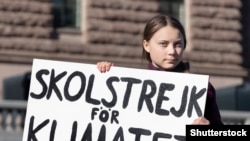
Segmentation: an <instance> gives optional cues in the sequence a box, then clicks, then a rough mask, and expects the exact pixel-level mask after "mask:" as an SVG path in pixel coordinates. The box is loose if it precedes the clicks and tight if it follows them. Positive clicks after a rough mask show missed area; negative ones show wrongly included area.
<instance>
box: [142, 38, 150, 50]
mask: <svg viewBox="0 0 250 141" xmlns="http://www.w3.org/2000/svg"><path fill="white" fill-rule="evenodd" d="M143 48H144V49H145V51H146V52H149V43H148V41H146V40H143Z"/></svg>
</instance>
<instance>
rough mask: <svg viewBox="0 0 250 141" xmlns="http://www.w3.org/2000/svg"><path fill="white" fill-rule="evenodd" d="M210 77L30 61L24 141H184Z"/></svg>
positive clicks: (198, 113) (202, 104)
mask: <svg viewBox="0 0 250 141" xmlns="http://www.w3.org/2000/svg"><path fill="white" fill-rule="evenodd" d="M208 81H209V76H207V75H198V74H186V73H173V72H163V71H152V70H142V69H132V68H122V67H115V66H113V67H112V68H111V70H110V71H109V72H106V73H100V72H99V70H98V69H97V67H96V65H92V64H83V63H73V62H62V61H52V60H42V59H34V61H33V67H32V75H31V85H30V92H29V99H28V105H27V113H26V119H25V128H24V132H23V141H31V140H34V141H35V140H37V141H48V140H49V141H165V140H185V125H186V124H191V123H192V121H193V120H194V119H195V118H197V117H198V116H201V115H203V114H204V109H205V101H206V94H207V86H208Z"/></svg>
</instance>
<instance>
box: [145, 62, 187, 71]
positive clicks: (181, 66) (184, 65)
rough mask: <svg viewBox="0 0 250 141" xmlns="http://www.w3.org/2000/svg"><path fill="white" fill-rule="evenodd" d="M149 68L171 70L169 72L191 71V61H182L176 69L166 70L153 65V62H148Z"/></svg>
mask: <svg viewBox="0 0 250 141" xmlns="http://www.w3.org/2000/svg"><path fill="white" fill-rule="evenodd" d="M148 69H149V70H159V71H169V72H189V63H188V62H185V63H184V62H180V63H179V64H178V65H177V66H176V67H175V68H174V69H172V70H165V69H162V68H157V67H155V66H154V65H153V63H152V62H149V63H148Z"/></svg>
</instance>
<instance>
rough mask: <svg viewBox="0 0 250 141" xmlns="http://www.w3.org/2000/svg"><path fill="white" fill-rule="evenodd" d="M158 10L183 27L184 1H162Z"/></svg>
mask: <svg viewBox="0 0 250 141" xmlns="http://www.w3.org/2000/svg"><path fill="white" fill-rule="evenodd" d="M160 9H161V11H162V12H163V13H167V14H169V15H172V16H174V17H175V18H177V19H178V20H180V22H181V23H182V24H183V25H184V18H185V17H184V0H164V1H163V0H162V1H160Z"/></svg>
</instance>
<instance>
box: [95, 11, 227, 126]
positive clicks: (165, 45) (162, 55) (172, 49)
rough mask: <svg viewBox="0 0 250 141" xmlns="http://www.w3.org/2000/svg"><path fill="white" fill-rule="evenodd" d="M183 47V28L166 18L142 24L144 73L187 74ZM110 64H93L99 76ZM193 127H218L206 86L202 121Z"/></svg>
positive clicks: (218, 118) (216, 111) (215, 109)
mask: <svg viewBox="0 0 250 141" xmlns="http://www.w3.org/2000/svg"><path fill="white" fill-rule="evenodd" d="M185 47H186V35H185V31H184V28H183V26H182V25H181V23H180V22H179V21H178V20H176V19H175V18H173V17H171V16H167V15H157V16H155V17H152V18H151V19H150V20H149V21H148V22H147V24H146V26H145V28H144V34H143V50H142V55H143V58H145V59H146V60H147V61H148V69H150V70H159V71H171V72H183V73H188V72H189V64H188V63H187V62H183V61H182V56H183V52H184V50H185ZM113 65H114V64H113V63H112V62H107V61H101V62H98V63H97V68H98V69H99V70H100V72H106V71H109V70H110V68H111V66H113ZM193 124H201V125H208V124H211V125H215V124H216V125H222V124H223V123H222V120H221V116H220V112H219V109H218V106H217V103H216V95H215V89H214V87H213V86H212V84H211V83H209V84H208V93H207V101H206V106H205V115H204V117H199V118H197V119H195V120H194V121H193Z"/></svg>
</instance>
